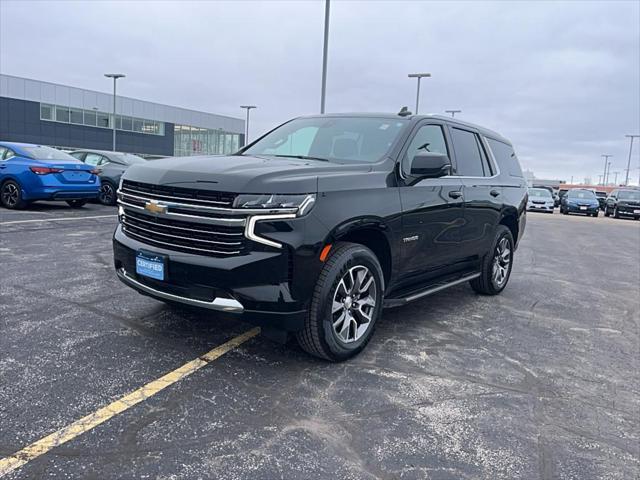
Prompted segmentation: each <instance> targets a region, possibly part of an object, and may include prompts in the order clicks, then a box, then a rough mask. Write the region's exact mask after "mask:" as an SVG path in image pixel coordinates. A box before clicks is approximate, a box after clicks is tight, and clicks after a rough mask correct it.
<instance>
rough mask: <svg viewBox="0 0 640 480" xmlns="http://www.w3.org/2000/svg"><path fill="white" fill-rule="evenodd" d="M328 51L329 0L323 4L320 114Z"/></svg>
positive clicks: (325, 89) (322, 104) (323, 95)
mask: <svg viewBox="0 0 640 480" xmlns="http://www.w3.org/2000/svg"><path fill="white" fill-rule="evenodd" d="M328 50H329V0H325V2H324V44H323V47H322V87H321V91H320V113H324V101H325V96H326V91H327V55H328V53H329V52H328Z"/></svg>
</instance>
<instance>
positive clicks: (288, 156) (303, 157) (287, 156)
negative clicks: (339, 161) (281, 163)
mask: <svg viewBox="0 0 640 480" xmlns="http://www.w3.org/2000/svg"><path fill="white" fill-rule="evenodd" d="M274 157H283V158H299V159H300V160H320V161H321V162H328V161H329V159H328V158H321V157H309V156H307V155H274Z"/></svg>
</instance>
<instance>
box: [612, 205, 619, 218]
mask: <svg viewBox="0 0 640 480" xmlns="http://www.w3.org/2000/svg"><path fill="white" fill-rule="evenodd" d="M613 218H620V214H619V213H618V207H615V208H614V209H613Z"/></svg>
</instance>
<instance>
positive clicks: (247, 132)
mask: <svg viewBox="0 0 640 480" xmlns="http://www.w3.org/2000/svg"><path fill="white" fill-rule="evenodd" d="M240 108H245V109H246V110H247V123H246V125H245V126H244V144H245V145H248V144H249V110H251V109H252V108H258V107H256V106H255V105H240Z"/></svg>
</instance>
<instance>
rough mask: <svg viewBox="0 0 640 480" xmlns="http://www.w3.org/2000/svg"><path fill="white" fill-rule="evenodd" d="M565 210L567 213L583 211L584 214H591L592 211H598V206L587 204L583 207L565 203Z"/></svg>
mask: <svg viewBox="0 0 640 480" xmlns="http://www.w3.org/2000/svg"><path fill="white" fill-rule="evenodd" d="M565 210H566V211H567V212H569V213H583V214H585V215H588V214H591V215H593V214H594V213H598V212H599V211H600V206H599V205H591V206H587V207H586V209H583V208H582V207H581V206H576V205H567V206H566V208H565Z"/></svg>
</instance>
